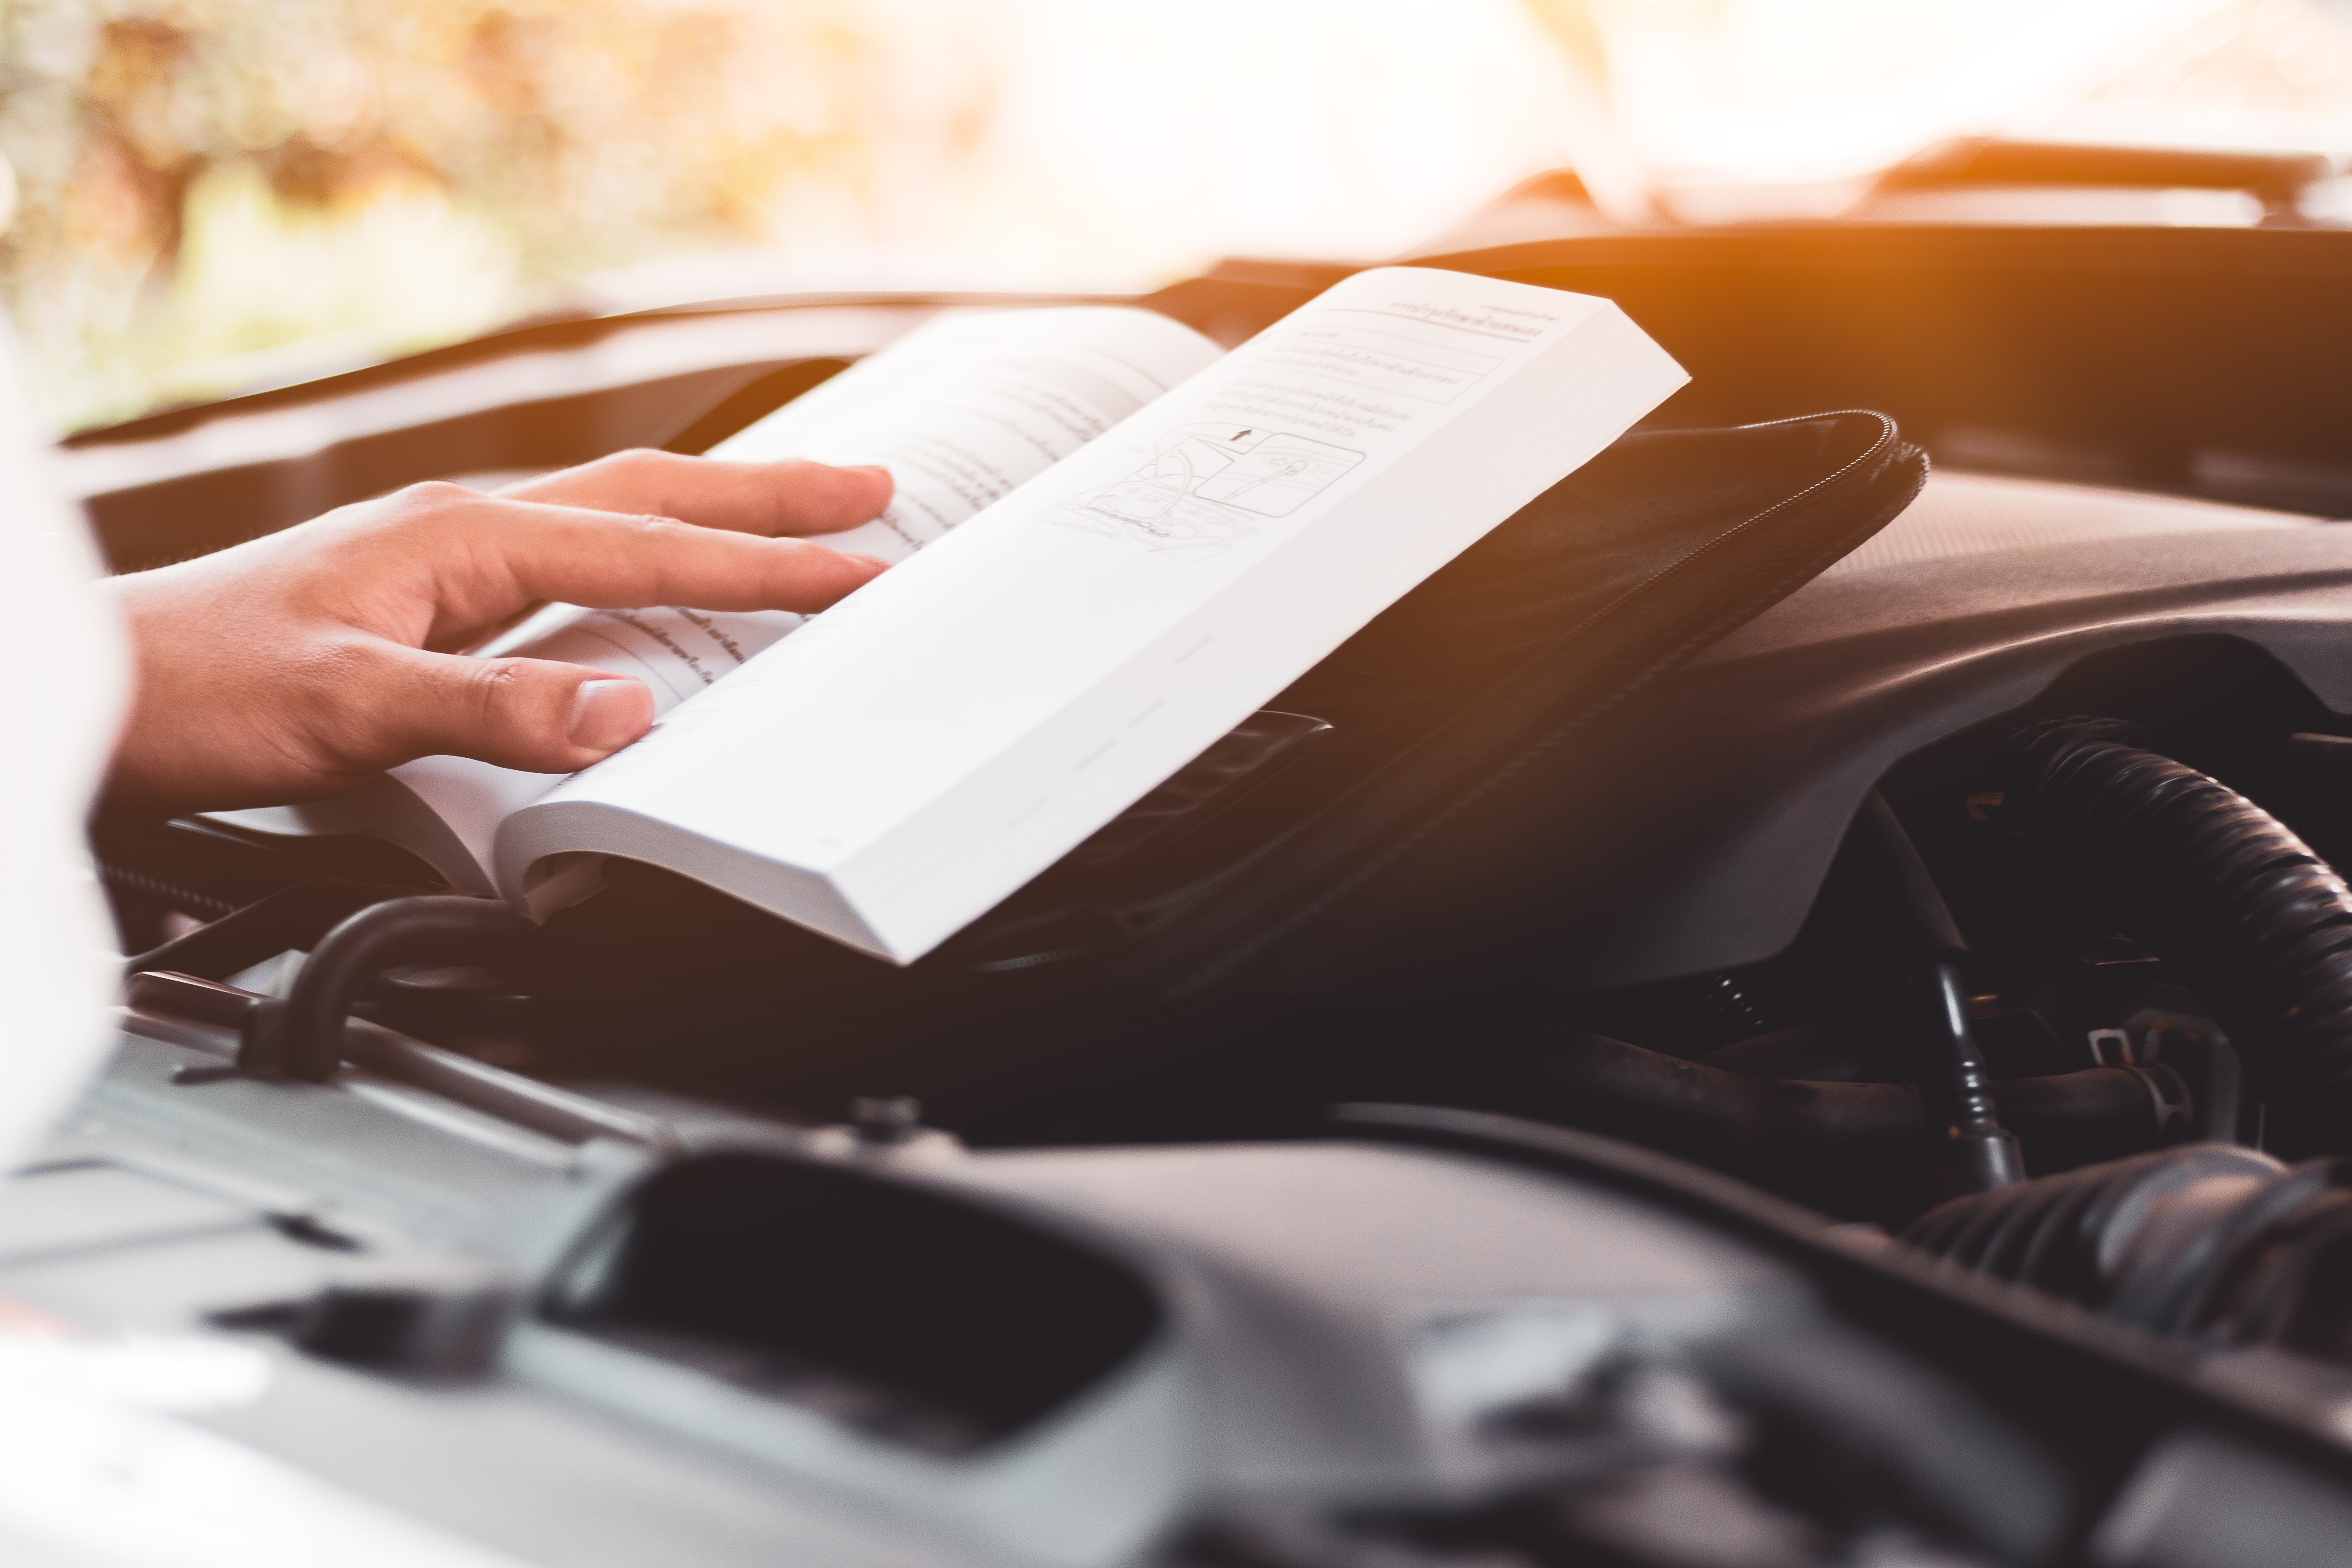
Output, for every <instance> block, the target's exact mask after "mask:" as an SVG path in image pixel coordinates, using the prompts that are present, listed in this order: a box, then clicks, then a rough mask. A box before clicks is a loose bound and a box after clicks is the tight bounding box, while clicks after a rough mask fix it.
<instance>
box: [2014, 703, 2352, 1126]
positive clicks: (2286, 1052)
mask: <svg viewBox="0 0 2352 1568" xmlns="http://www.w3.org/2000/svg"><path fill="white" fill-rule="evenodd" d="M2035 749H2036V750H2037V751H2042V752H2046V756H2047V760H2046V761H2045V762H2044V763H2042V766H2041V769H2040V775H2039V779H2038V782H2037V784H2036V787H2035V790H2034V799H2033V805H2032V825H2033V829H2034V831H2035V832H2036V833H2037V835H2039V836H2040V837H2044V838H2046V839H2049V840H2051V841H2053V843H2054V845H2055V846H2056V847H2058V848H2059V849H2060V850H2061V851H2063V852H2065V853H2069V854H2076V853H2083V852H2085V851H2087V852H2088V853H2090V854H2091V855H2093V856H2094V857H2095V858H2098V859H2100V860H2103V861H2105V863H2106V868H2109V869H2112V870H2114V871H2116V872H2117V873H2119V874H2120V875H2121V877H2122V878H2123V879H2125V880H2126V883H2137V884H2142V885H2144V888H2145V890H2146V891H2147V892H2148V893H2150V894H2152V895H2153V896H2154V897H2155V898H2156V899H2157V900H2158V901H2159V902H2160V903H2161V904H2163V905H2165V906H2168V907H2167V908H2166V909H2164V910H2163V911H2162V913H2163V915H2164V916H2165V917H2167V918H2169V919H2170V920H2171V921H2174V922H2175V928H2176V930H2177V931H2179V932H2181V933H2184V934H2182V935H2181V937H2180V940H2179V941H2178V942H2175V943H2174V944H2173V945H2174V947H2175V948H2176V951H2175V952H2166V954H2165V956H2167V957H2168V958H2174V959H2177V960H2178V961H2179V962H2180V963H2181V964H2182V966H2183V968H2184V969H2186V970H2188V971H2189V972H2190V974H2189V978H2190V983H2191V984H2192V985H2193V986H2195V987H2196V988H2197V989H2198V990H2199V992H2200V994H2202V995H2204V998H2205V1000H2206V1002H2207V1004H2208V1005H2210V1006H2212V1007H2213V1008H2214V1009H2215V1012H2216V1014H2217V1016H2219V1017H2220V1019H2221V1023H2222V1024H2223V1025H2224V1026H2227V1027H2228V1029H2229V1031H2230V1034H2231V1038H2232V1039H2233V1040H2235V1041H2236V1042H2237V1043H2238V1044H2239V1045H2240V1046H2241V1047H2243V1048H2244V1049H2245V1050H2246V1051H2247V1054H2248V1066H2249V1067H2250V1068H2252V1075H2253V1076H2254V1077H2255V1079H2257V1080H2258V1082H2259V1083H2260V1084H2261V1085H2262V1087H2263V1090H2264V1092H2265V1093H2266V1095H2267V1096H2268V1097H2269V1098H2271V1099H2272V1100H2273V1101H2280V1100H2288V1101H2292V1100H2296V1099H2298V1098H2300V1099H2305V1100H2307V1103H2308V1105H2309V1108H2310V1110H2311V1112H2312V1114H2311V1116H2310V1118H2309V1128H2308V1136H2309V1137H2310V1138H2311V1139H2312V1140H2313V1141H2314V1142H2315V1143H2316V1144H2317V1145H2318V1146H2319V1147H2321V1148H2324V1149H2326V1150H2328V1151H2330V1152H2352V889H2347V887H2346V885H2345V882H2344V879H2342V878H2341V877H2339V876H2337V875H2336V872H2335V871H2334V870H2333V869H2331V868H2329V867H2328V865H2327V864H2326V862H2325V861H2324V860H2322V859H2321V858H2319V857H2318V856H2317V855H2315V854H2314V853H2313V852H2312V850H2311V848H2310V847H2308V846H2307V845H2305V843H2304V842H2303V840H2302V839H2300V838H2298V837H2295V835H2294V833H2293V832H2291V831H2290V830H2289V829H2288V828H2287V827H2286V826H2285V825H2284V823H2282V822H2280V821H2279V820H2278V819H2277V818H2276V817H2274V816H2271V815H2270V814H2269V813H2268V812H2266V811H2264V810H2263V808H2262V807H2260V806H2258V805H2255V804H2254V803H2253V802H2252V801H2250V800H2248V799H2246V798H2245V797H2244V796H2243V795H2240V794H2238V793H2237V792H2236V791H2235V790H2232V789H2231V788H2229V787H2228V786H2227V785H2225V784H2221V783H2219V782H2218V781H2216V780H2214V779H2211V778H2209V777H2207V776H2206V775H2205V774H2203V773H2199V772H2197V771H2196V770H2195V769H2193V768H2189V767H2187V766H2185V765H2183V764H2182V763H2177V762H2174V761H2173V760H2172V759H2170V758H2169V757H2163V756H2158V754H2157V753H2155V752H2147V751H2143V750H2140V749H2139V748H2137V747H2135V746H2127V745H2122V744H2118V743H2116V742H2113V741H2109V740H2103V739H2087V738H2086V739H2079V740H2073V741H2069V740H2067V739H2066V738H2064V737H2063V736H2060V737H2058V738H2057V739H2055V740H2054V741H2053V740H2050V739H2046V738H2045V739H2044V740H2042V742H2039V743H2038V744H2037V745H2036V748H2035ZM2136 934H2137V933H2136ZM2149 945H2150V946H2152V947H2156V948H2158V951H2159V952H2162V951H2164V947H2165V945H2166V944H2165V942H2164V940H2163V938H2162V937H2160V936H2155V935H2154V934H2153V933H2151V937H2150V939H2149Z"/></svg>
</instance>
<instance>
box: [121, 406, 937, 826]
mask: <svg viewBox="0 0 2352 1568" xmlns="http://www.w3.org/2000/svg"><path fill="white" fill-rule="evenodd" d="M890 491H891V486H890V479H889V476H888V475H887V473H885V472H884V471H883V470H881V469H879V468H828V467H826V466H824V464H821V463H808V462H797V461H788V462H780V463H727V462H718V461H714V460H711V459H708V458H687V457H679V456H677V455H675V454H672V453H667V452H622V453H617V454H615V455H614V456H612V457H609V458H600V459H598V460H597V461H595V462H593V463H589V464H585V465H583V466H582V467H580V468H567V469H564V470H563V471H562V472H560V473H554V474H550V475H547V476H546V477H544V478H542V479H534V480H531V481H530V482H528V483H525V484H520V485H515V486H512V487H510V488H509V489H504V490H501V491H499V493H497V494H495V495H485V494H482V493H481V492H479V491H476V490H471V489H465V488H463V487H461V486H458V485H453V484H438V483H436V484H422V485H412V486H410V487H409V488H407V489H404V490H399V491H396V492H395V493H394V494H392V495H388V496H384V497H382V498H379V499H378V500H369V501H362V502H359V503H357V504H355V505H352V506H347V507H342V508H340V509H338V510H334V511H331V512H328V513H327V514H326V515H324V516H323V517H319V518H314V519H312V520H311V521H309V522H305V523H301V524H299V525H298V526H296V527H293V528H289V529H285V530H282V531H278V532H276V533H271V534H267V535H265V536H263V537H261V538H259V539H255V540H250V541H248V542H246V543H243V544H238V545H235V546H232V547H231V548H229V549H226V550H222V551H218V552H215V553H213V554H210V555H204V556H199V557H197V558H196V559H194V560H192V561H184V562H181V563H177V564H175V565H171V566H163V567H158V568H156V569H155V570H153V571H152V572H139V573H133V574H127V575H124V576H121V577H116V578H113V579H111V580H110V584H109V586H110V591H111V592H112V593H113V595H114V596H115V597H116V599H117V601H118V603H119V604H120V605H121V612H122V616H123V621H124V624H125V626H126V627H127V629H128V631H129V633H130V638H131V650H132V661H133V670H134V688H133V695H132V700H131V711H130V715H129V717H128V720H127V721H126V722H125V725H124V727H123V732H122V738H121V742H120V743H119V744H118V746H117V748H116V752H115V756H114V761H113V765H112V768H111V771H110V773H109V776H108V780H107V785H106V799H107V802H108V804H109V805H116V806H121V807H127V808H134V809H143V810H163V811H191V810H208V809H224V808H227V807H232V806H242V805H276V804H279V803H283V802H288V801H295V800H306V799H313V798H316V797H318V796H320V795H331V794H334V793H335V792H337V791H339V790H342V789H346V788H349V787H350V786H351V785H352V784H357V783H359V782H360V781H361V780H362V779H365V778H367V777H369V776H370V775H372V774H374V773H380V772H382V771H383V769H385V768H387V767H391V766H394V765H395V764H397V763H404V762H407V761H409V760H410V759H412V758H415V757H421V756H429V755H434V754H436V753H454V754H456V755H459V756H467V757H478V758H480V759H481V760H483V761H484V762H489V763H498V764H499V765H500V766H502V767H510V768H524V769H529V770H530V771H532V772H536V773H570V772H572V771H573V770H575V769H578V768H583V767H586V766H587V765H588V764H589V763H593V762H595V761H597V760H598V759H600V758H603V757H605V756H609V755H610V754H611V753H613V752H615V751H618V750H619V749H620V748H621V747H623V746H625V745H627V744H628V743H629V742H632V741H634V740H635V739H636V738H637V737H638V736H640V735H642V734H644V733H645V732H646V729H647V728H648V727H650V725H651V724H652V722H653V716H654V714H653V696H652V693H651V692H649V691H647V690H646V688H645V686H644V685H643V684H642V683H640V682H638V681H636V680H633V679H625V678H623V677H619V676H614V675H609V674H605V673H604V672H601V671H598V670H593V669H590V668H584V667H583V666H580V665H572V664H559V663H555V662H552V661H550V660H545V659H529V658H499V659H482V658H463V657H460V655H461V653H462V650H463V649H465V648H467V647H473V646H475V645H477V644H478V643H480V642H481V641H482V640H483V639H484V638H485V637H488V636H490V635H491V634H492V633H494V632H496V631H498V630H499V629H500V628H501V627H503V626H509V625H512V624H513V623H514V622H515V621H516V620H517V619H519V618H520V617H521V616H524V615H527V614H529V613H530V611H531V610H532V609H534V608H536V607H537V606H538V605H541V604H544V603H547V602H549V601H551V600H556V601H562V602H566V603H570V604H575V605H591V606H593V607H596V608H601V609H624V608H635V607H638V606H642V605H692V606H694V607H696V608H698V609H706V610H770V609H781V610H801V611H810V610H821V609H823V608H824V607H825V606H826V605H830V604H832V603H834V602H835V600H837V599H839V598H840V597H841V596H842V595H845V594H847V593H849V592H850V591H851V590H852V589H854V588H856V587H858V586H860V585H861V584H865V583H866V582H867V581H868V580H870V579H871V578H873V577H874V576H875V575H876V574H878V573H880V572H881V571H882V570H883V569H884V566H885V564H886V563H883V562H881V561H879V560H877V559H875V558H874V557H871V556H865V555H851V554H845V553H843V552H837V551H834V550H829V549H827V548H825V547H824V546H823V545H821V544H814V543H809V542H805V541H804V540H803V539H801V538H797V537H793V536H796V535H809V534H823V533H834V532H838V531H841V530H843V529H846V528H853V527H855V526H856V525H857V524H858V523H861V522H864V521H866V520H868V519H869V518H871V517H873V516H874V515H875V514H876V513H877V512H878V511H880V510H882V508H883V506H884V505H885V504H887V501H888V500H889V499H890Z"/></svg>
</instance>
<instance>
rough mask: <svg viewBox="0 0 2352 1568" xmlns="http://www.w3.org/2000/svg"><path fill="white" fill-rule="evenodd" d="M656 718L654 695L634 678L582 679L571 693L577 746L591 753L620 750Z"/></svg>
mask: <svg viewBox="0 0 2352 1568" xmlns="http://www.w3.org/2000/svg"><path fill="white" fill-rule="evenodd" d="M653 721H654V694H653V693H652V692H650V691H648V690H646V689H645V687H644V685H643V684H642V683H640V682H638V681H635V680H583V681H582V682H581V683H580V685H579V688H578V689H576V690H574V691H573V692H572V727H571V729H570V731H568V733H569V736H570V739H571V742H572V744H573V745H575V746H583V747H585V748H587V749H588V750H589V751H592V752H617V751H619V750H620V749H621V748H622V747H623V746H625V745H627V744H628V743H629V742H632V741H634V740H635V739H636V738H637V737H638V736H640V735H642V734H644V733H645V732H646V730H647V729H649V728H650V727H651V726H652V724H653Z"/></svg>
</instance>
